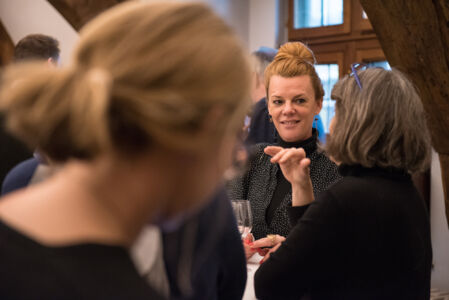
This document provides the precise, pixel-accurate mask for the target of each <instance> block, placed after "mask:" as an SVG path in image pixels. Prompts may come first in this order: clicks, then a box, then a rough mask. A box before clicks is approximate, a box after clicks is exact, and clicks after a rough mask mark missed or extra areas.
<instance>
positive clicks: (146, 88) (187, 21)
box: [0, 1, 250, 161]
mask: <svg viewBox="0 0 449 300" xmlns="http://www.w3.org/2000/svg"><path fill="white" fill-rule="evenodd" d="M244 53H245V51H244V50H243V49H242V48H241V46H240V43H239V41H238V40H237V39H236V37H235V36H234V34H233V33H232V32H231V30H230V29H229V27H228V26H227V25H226V24H225V23H224V21H223V20H222V19H220V18H219V17H218V16H216V15H215V14H214V13H213V12H212V11H211V10H210V9H209V8H208V7H207V6H206V5H203V4H194V3H173V2H170V3H152V4H148V3H139V2H132V1H131V2H127V3H124V4H121V5H117V6H115V7H114V8H112V9H110V10H108V11H107V12H105V13H103V14H102V15H100V16H99V17H97V18H96V19H94V20H93V21H92V22H90V23H89V24H87V25H86V27H85V28H83V29H82V30H81V32H80V40H79V43H78V45H77V47H76V49H75V51H74V53H73V57H72V61H71V64H70V65H69V66H67V67H64V68H61V69H49V68H43V67H42V66H41V65H40V64H33V63H28V64H22V65H18V66H13V67H10V68H8V69H7V70H6V71H5V72H4V73H3V74H2V82H1V83H2V85H1V93H0V109H1V110H3V111H5V112H6V113H7V122H8V126H9V128H10V129H11V130H12V131H13V133H15V134H16V135H18V136H19V137H21V138H22V139H23V140H24V141H25V142H27V143H28V144H29V146H30V147H33V148H36V147H37V148H40V149H42V151H44V152H45V153H48V154H49V155H50V156H51V157H52V158H53V159H54V160H56V161H66V160H68V159H70V158H77V159H93V158H95V157H97V156H98V155H101V154H102V153H110V152H117V153H119V154H121V155H124V156H128V155H136V154H142V153H145V151H146V150H148V149H150V148H152V147H159V146H163V147H167V148H169V149H173V150H179V151H182V152H183V151H187V152H201V151H207V150H210V149H211V147H212V145H216V144H217V142H218V141H220V140H221V139H222V138H223V137H224V136H225V135H226V134H229V133H233V132H237V131H238V130H239V129H240V128H241V127H242V124H243V118H244V116H245V113H246V112H247V109H248V107H249V105H250V101H249V90H248V87H249V80H250V71H249V68H248V62H247V57H246V56H245V54H244Z"/></svg>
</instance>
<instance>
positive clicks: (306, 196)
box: [264, 146, 313, 206]
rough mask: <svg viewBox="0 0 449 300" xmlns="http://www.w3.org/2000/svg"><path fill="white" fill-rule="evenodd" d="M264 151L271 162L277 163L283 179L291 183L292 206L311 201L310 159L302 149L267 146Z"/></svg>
mask: <svg viewBox="0 0 449 300" xmlns="http://www.w3.org/2000/svg"><path fill="white" fill-rule="evenodd" d="M264 152H265V153H266V154H267V155H270V156H272V157H271V160H270V161H271V163H277V164H279V167H280V168H281V170H282V173H283V174H284V177H285V179H287V180H288V181H289V182H290V183H291V184H292V204H293V206H300V205H306V204H309V203H310V202H312V201H313V188H312V182H311V180H310V176H309V166H310V159H308V158H306V152H305V151H304V149H302V148H282V147H279V146H268V147H266V148H265V149H264Z"/></svg>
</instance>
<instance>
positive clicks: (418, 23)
mask: <svg viewBox="0 0 449 300" xmlns="http://www.w3.org/2000/svg"><path fill="white" fill-rule="evenodd" d="M360 3H361V4H362V6H363V9H364V10H365V12H366V14H367V15H368V18H369V19H370V21H371V24H372V26H373V28H374V31H375V32H376V34H377V37H378V39H379V42H380V44H381V46H382V49H383V51H384V53H385V56H386V58H387V59H388V61H389V63H390V65H391V66H393V67H396V68H398V69H399V70H401V71H403V72H404V73H406V74H407V75H408V76H409V78H410V79H411V80H412V81H413V83H414V84H415V86H416V87H417V89H418V92H419V93H420V96H421V99H422V102H423V105H424V108H425V110H426V113H427V115H428V120H427V121H428V122H427V123H428V127H429V129H430V135H431V139H432V145H433V147H434V149H435V150H436V151H437V152H438V154H439V157H440V164H441V170H442V179H443V180H442V181H443V190H444V195H445V203H446V218H447V220H448V224H449V134H448V128H449V27H448V26H449V6H448V5H449V4H448V1H445V0H434V1H432V0H422V1H409V0H378V1H371V0H360Z"/></svg>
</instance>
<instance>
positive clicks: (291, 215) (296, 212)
mask: <svg viewBox="0 0 449 300" xmlns="http://www.w3.org/2000/svg"><path fill="white" fill-rule="evenodd" d="M309 206H310V204H308V205H303V206H287V214H288V220H289V222H290V225H291V226H292V227H295V225H296V224H297V223H298V221H299V220H300V219H301V217H302V216H303V215H304V213H305V212H306V211H307V209H308V208H309Z"/></svg>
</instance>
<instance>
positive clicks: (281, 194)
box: [265, 128, 318, 224]
mask: <svg viewBox="0 0 449 300" xmlns="http://www.w3.org/2000/svg"><path fill="white" fill-rule="evenodd" d="M317 136H318V135H317V131H316V129H315V128H313V129H312V136H311V137H310V138H308V139H306V140H304V141H300V142H286V141H284V140H282V138H281V137H280V136H278V143H277V146H281V147H282V148H303V149H304V151H305V152H306V156H307V157H308V156H309V155H310V153H312V152H314V151H315V150H316V148H317ZM276 178H277V184H276V189H275V190H274V193H273V198H271V201H270V205H268V208H267V212H266V215H265V218H266V221H267V224H270V223H271V221H272V220H273V217H274V213H275V212H276V209H277V208H278V207H279V205H281V203H282V200H283V199H284V198H285V195H287V193H289V192H290V191H291V190H292V185H291V184H290V182H288V180H287V179H285V177H284V174H283V173H282V170H281V168H279V170H278V171H277V173H276Z"/></svg>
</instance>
